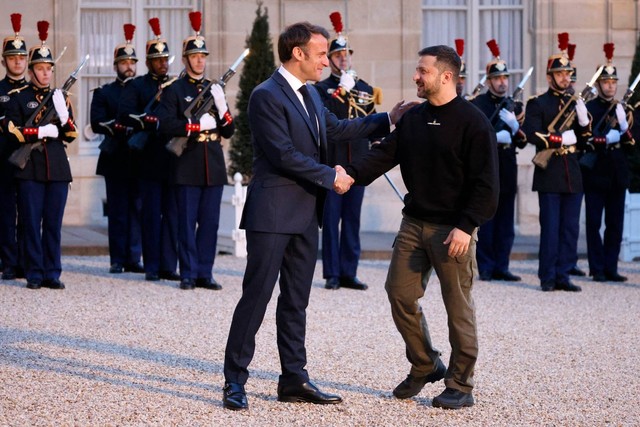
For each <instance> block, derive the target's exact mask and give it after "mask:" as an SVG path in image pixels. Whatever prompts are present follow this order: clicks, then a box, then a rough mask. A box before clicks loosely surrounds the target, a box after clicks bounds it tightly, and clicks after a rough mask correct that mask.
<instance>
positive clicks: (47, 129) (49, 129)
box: [38, 123, 58, 139]
mask: <svg viewBox="0 0 640 427" xmlns="http://www.w3.org/2000/svg"><path fill="white" fill-rule="evenodd" d="M57 137H58V126H56V125H54V124H53V123H49V124H48V125H44V126H40V127H39V128H38V139H43V138H57Z"/></svg>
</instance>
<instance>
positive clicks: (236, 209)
mask: <svg viewBox="0 0 640 427" xmlns="http://www.w3.org/2000/svg"><path fill="white" fill-rule="evenodd" d="M233 180H234V182H235V184H234V185H225V186H224V190H223V192H222V203H221V205H220V225H219V227H218V247H217V251H218V252H221V253H227V254H231V255H234V256H237V257H241V258H245V257H246V256H247V240H246V235H245V232H244V230H240V228H239V227H240V218H241V216H242V209H243V208H244V202H245V200H246V198H247V187H246V186H243V185H242V175H240V174H239V173H236V174H235V176H234V177H233Z"/></svg>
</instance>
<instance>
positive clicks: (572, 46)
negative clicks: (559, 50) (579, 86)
mask: <svg viewBox="0 0 640 427" xmlns="http://www.w3.org/2000/svg"><path fill="white" fill-rule="evenodd" d="M575 54H576V45H575V44H571V43H569V45H568V47H567V56H568V57H569V63H570V64H571V67H572V68H573V73H572V74H571V81H572V82H577V81H578V69H577V68H576V64H575V63H574V62H573V57H574V56H575Z"/></svg>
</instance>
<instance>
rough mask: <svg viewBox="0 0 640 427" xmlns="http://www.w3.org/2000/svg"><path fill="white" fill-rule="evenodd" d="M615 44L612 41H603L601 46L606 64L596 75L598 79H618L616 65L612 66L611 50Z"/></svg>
mask: <svg viewBox="0 0 640 427" xmlns="http://www.w3.org/2000/svg"><path fill="white" fill-rule="evenodd" d="M614 49H615V46H614V44H613V43H605V44H604V46H603V50H604V56H605V57H606V58H607V64H606V65H605V66H604V68H603V69H602V72H601V73H600V75H599V76H598V80H618V72H617V71H616V67H614V66H613V63H612V61H613V50H614Z"/></svg>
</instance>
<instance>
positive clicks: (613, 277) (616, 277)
mask: <svg viewBox="0 0 640 427" xmlns="http://www.w3.org/2000/svg"><path fill="white" fill-rule="evenodd" d="M604 277H606V278H607V280H608V281H610V282H626V281H627V278H626V276H622V275H620V274H618V273H617V272H616V273H604Z"/></svg>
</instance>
